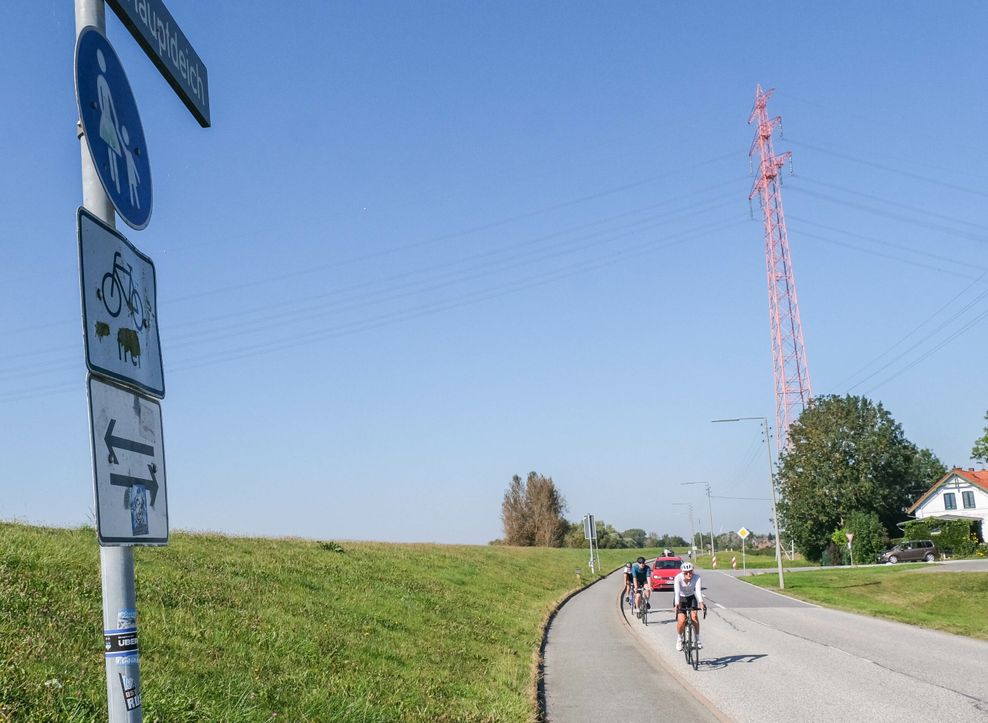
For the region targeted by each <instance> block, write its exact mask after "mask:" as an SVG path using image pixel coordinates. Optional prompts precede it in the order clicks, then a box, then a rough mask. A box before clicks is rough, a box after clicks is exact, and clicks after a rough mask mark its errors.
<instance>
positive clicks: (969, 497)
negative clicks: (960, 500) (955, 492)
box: [961, 490, 974, 510]
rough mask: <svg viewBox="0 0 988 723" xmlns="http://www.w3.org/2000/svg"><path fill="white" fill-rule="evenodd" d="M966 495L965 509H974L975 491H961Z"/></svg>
mask: <svg viewBox="0 0 988 723" xmlns="http://www.w3.org/2000/svg"><path fill="white" fill-rule="evenodd" d="M961 494H962V495H963V497H964V509H965V510H973V509H974V492H972V491H970V490H968V491H967V492H962V493H961Z"/></svg>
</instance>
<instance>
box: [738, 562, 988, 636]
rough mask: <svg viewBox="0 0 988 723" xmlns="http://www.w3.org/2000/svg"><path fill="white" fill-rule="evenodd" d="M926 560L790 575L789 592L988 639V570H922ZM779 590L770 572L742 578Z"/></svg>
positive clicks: (829, 604)
mask: <svg viewBox="0 0 988 723" xmlns="http://www.w3.org/2000/svg"><path fill="white" fill-rule="evenodd" d="M924 565H925V563H918V564H913V565H896V566H895V567H892V566H884V567H864V568H837V569H826V568H824V569H821V570H819V571H812V572H791V573H788V574H787V575H786V589H785V593H786V594H787V595H791V596H792V597H795V598H799V599H801V600H806V601H809V602H814V603H818V604H820V605H826V606H828V607H834V608H840V609H842V610H850V611H852V612H856V613H864V614H865V615H874V616H876V617H881V618H888V619H889V620H898V621H899V622H903V623H909V624H911V625H920V626H923V627H927V628H934V629H936V630H943V631H946V632H949V633H956V634H957V635H967V636H969V637H974V638H980V639H982V640H988V616H986V615H985V610H988V573H984V572H923V571H922V570H923V566H924ZM740 579H742V580H745V581H747V582H750V583H752V584H754V585H758V586H759V587H765V588H769V589H774V590H777V589H778V585H777V583H778V579H777V578H776V577H774V576H772V575H757V576H754V577H745V578H740Z"/></svg>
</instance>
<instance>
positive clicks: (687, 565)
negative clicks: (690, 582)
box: [679, 562, 693, 572]
mask: <svg viewBox="0 0 988 723" xmlns="http://www.w3.org/2000/svg"><path fill="white" fill-rule="evenodd" d="M679 569H680V570H682V571H683V572H692V570H693V563H692V562H684V563H683V564H682V565H680V566H679Z"/></svg>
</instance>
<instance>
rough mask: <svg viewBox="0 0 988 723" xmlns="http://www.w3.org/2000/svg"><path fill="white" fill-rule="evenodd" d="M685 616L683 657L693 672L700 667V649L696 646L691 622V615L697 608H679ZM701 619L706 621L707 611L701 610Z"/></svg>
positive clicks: (694, 626)
mask: <svg viewBox="0 0 988 723" xmlns="http://www.w3.org/2000/svg"><path fill="white" fill-rule="evenodd" d="M680 610H681V611H682V612H683V613H684V614H685V615H686V627H685V628H684V629H683V655H685V656H686V664H687V665H692V666H693V670H696V669H698V668H699V667H700V649H699V648H698V647H697V645H696V636H697V632H696V623H694V622H693V616H692V615H691V613H693V612H696V610H697V608H695V607H692V608H680ZM703 619H704V620H706V619H707V609H706V608H703Z"/></svg>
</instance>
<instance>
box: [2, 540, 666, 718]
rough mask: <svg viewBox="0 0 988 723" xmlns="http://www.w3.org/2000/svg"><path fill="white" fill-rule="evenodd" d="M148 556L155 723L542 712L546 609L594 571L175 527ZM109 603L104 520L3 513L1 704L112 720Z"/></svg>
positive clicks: (145, 612)
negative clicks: (44, 520)
mask: <svg viewBox="0 0 988 723" xmlns="http://www.w3.org/2000/svg"><path fill="white" fill-rule="evenodd" d="M631 552H632V551H629V550H601V553H600V555H601V560H602V563H603V566H604V568H605V570H613V569H614V568H616V567H618V566H619V565H620V564H621V563H622V562H624V561H625V560H626V559H628V556H629V554H631ZM643 552H645V551H643ZM645 554H655V551H648V552H646V553H645ZM135 560H136V562H135V567H136V576H137V597H138V625H139V628H140V641H141V654H142V660H141V675H142V678H143V683H144V685H143V703H144V717H145V720H146V721H149V722H152V721H168V722H171V721H204V720H209V721H270V720H290V721H306V720H320V721H325V720H334V721H370V722H373V721H526V720H530V719H531V718H532V717H533V715H534V710H535V708H534V660H535V656H536V654H537V650H538V647H539V644H540V642H541V631H542V628H543V626H544V624H545V621H546V619H547V617H548V615H549V614H550V612H551V611H552V610H553V609H554V607H555V606H556V604H557V603H558V601H559V600H560V599H562V598H563V597H564V596H565V595H566V594H568V593H569V592H570V591H572V590H574V589H577V588H578V587H579V586H580V585H583V584H586V583H587V582H589V581H590V580H589V575H588V570H587V566H586V562H587V551H586V550H565V549H563V550H559V549H535V548H510V547H487V546H484V547H480V546H443V545H392V544H383V543H364V542H352V543H351V542H344V543H340V544H339V545H332V544H327V543H319V542H315V541H305V540H271V539H251V538H231V537H223V536H219V535H199V534H187V533H174V534H173V535H172V539H171V543H170V544H169V545H168V546H167V547H164V548H138V549H137V550H136V551H135ZM577 568H580V569H581V572H582V576H581V577H579V578H578V577H577V575H576V569H577ZM101 609H102V608H101V592H100V575H99V549H98V546H97V544H96V540H95V534H94V532H93V531H92V530H57V529H47V528H39V527H29V526H24V525H18V524H6V523H0V719H3V717H4V715H7V716H9V717H11V718H12V719H13V720H32V721H34V720H44V721H48V720H50V721H96V720H104V719H105V716H106V713H105V706H106V691H105V679H104V666H103V656H102V642H103V641H102V615H101Z"/></svg>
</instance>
